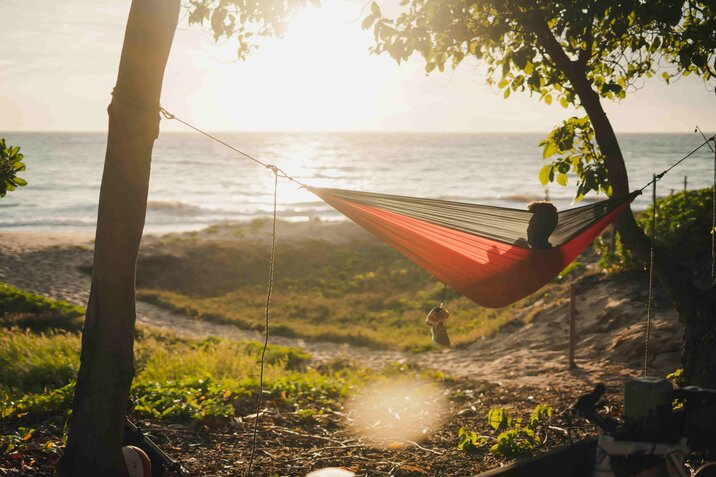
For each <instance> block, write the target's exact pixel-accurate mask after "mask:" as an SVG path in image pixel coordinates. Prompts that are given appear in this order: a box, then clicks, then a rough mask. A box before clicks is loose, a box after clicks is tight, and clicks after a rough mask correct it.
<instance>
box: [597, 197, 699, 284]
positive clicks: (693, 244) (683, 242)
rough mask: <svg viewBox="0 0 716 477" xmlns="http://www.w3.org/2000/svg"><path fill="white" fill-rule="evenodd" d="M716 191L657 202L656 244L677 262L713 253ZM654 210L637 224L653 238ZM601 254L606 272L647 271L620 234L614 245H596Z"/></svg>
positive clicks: (643, 214)
mask: <svg viewBox="0 0 716 477" xmlns="http://www.w3.org/2000/svg"><path fill="white" fill-rule="evenodd" d="M712 194H713V188H706V189H699V190H691V191H685V192H679V193H677V194H672V195H670V196H668V197H664V198H662V199H659V200H657V202H656V230H655V235H656V244H657V245H658V246H660V247H663V248H664V249H665V250H666V252H667V253H669V254H670V255H671V256H673V257H674V258H676V259H677V260H687V259H701V258H703V257H705V256H708V255H709V254H710V252H711V235H712V233H713V231H712V230H711V229H712V224H713V222H712V220H713V215H712V214H713V195H712ZM653 211H654V208H653V206H651V207H649V208H648V209H647V210H645V211H643V212H641V213H639V214H638V215H637V222H638V223H639V225H640V226H641V227H642V229H643V230H644V232H645V233H646V234H647V235H648V236H651V220H652V214H653ZM594 248H595V250H596V252H597V253H598V254H599V255H600V259H599V261H598V262H597V263H598V265H599V266H601V267H602V269H604V270H607V271H616V270H620V271H622V270H643V269H644V267H643V265H642V264H641V263H639V261H638V260H636V259H635V258H634V257H633V256H632V255H631V253H630V252H629V250H627V249H625V248H624V246H623V245H622V242H621V238H620V236H619V234H618V233H615V234H614V239H613V240H612V243H609V241H608V239H605V238H604V237H600V238H598V239H597V240H596V241H595V243H594Z"/></svg>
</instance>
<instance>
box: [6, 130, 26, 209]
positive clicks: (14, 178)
mask: <svg viewBox="0 0 716 477" xmlns="http://www.w3.org/2000/svg"><path fill="white" fill-rule="evenodd" d="M24 158H25V156H24V155H23V154H21V153H20V147H19V146H9V145H8V144H7V143H6V142H5V138H0V197H5V195H6V194H7V193H8V192H9V191H13V190H15V189H16V188H18V187H23V186H26V185H27V181H26V180H25V179H23V178H21V177H19V176H18V173H20V172H22V171H24V170H25V163H24V162H22V161H23V160H24Z"/></svg>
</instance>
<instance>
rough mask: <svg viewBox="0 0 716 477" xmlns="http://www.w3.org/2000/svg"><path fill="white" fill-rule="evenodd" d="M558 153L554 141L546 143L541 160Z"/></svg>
mask: <svg viewBox="0 0 716 477" xmlns="http://www.w3.org/2000/svg"><path fill="white" fill-rule="evenodd" d="M558 152H559V147H558V146H557V144H556V143H555V142H554V141H548V142H547V144H545V146H544V149H543V150H542V159H547V158H548V157H552V156H553V155H555V154H556V153H558Z"/></svg>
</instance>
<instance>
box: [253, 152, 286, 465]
mask: <svg viewBox="0 0 716 477" xmlns="http://www.w3.org/2000/svg"><path fill="white" fill-rule="evenodd" d="M269 169H271V170H272V171H273V173H274V180H273V222H272V230H271V259H270V260H269V272H268V286H267V289H266V308H265V314H264V346H263V349H262V350H261V365H260V371H259V393H258V396H257V397H256V420H255V421H254V430H253V437H252V439H251V456H250V457H249V471H248V475H251V469H252V468H253V465H254V455H255V454H256V438H257V435H258V429H259V416H260V413H261V399H262V397H263V393H264V365H265V361H266V348H268V342H269V311H270V308H271V292H272V291H273V277H274V268H275V265H276V203H277V197H278V178H279V174H278V168H276V167H275V166H271V167H269Z"/></svg>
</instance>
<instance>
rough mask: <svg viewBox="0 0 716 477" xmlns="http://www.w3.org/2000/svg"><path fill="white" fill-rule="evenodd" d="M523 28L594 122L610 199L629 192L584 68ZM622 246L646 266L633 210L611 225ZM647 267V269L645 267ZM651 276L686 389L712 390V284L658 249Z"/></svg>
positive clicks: (715, 369) (543, 30) (646, 243)
mask: <svg viewBox="0 0 716 477" xmlns="http://www.w3.org/2000/svg"><path fill="white" fill-rule="evenodd" d="M525 26H526V27H528V28H529V29H531V30H532V31H533V32H534V33H535V34H536V35H537V37H538V38H539V40H540V43H541V44H542V46H543V47H544V49H545V51H546V53H547V54H548V55H549V57H550V58H551V59H552V61H554V62H555V64H556V65H557V66H558V67H559V68H560V69H561V70H562V71H563V72H564V73H565V75H566V76H567V78H568V79H569V82H570V83H571V84H572V86H573V87H574V89H575V91H576V93H577V96H578V97H579V100H580V103H581V105H582V107H583V108H584V110H585V111H586V113H587V115H588V116H589V120H590V122H591V123H592V127H593V128H594V134H595V138H596V141H597V144H598V145H599V150H600V151H601V152H602V154H604V165H605V167H606V169H607V173H608V176H609V183H610V184H611V186H612V190H613V194H614V195H617V196H622V195H626V194H628V193H629V178H628V176H627V171H626V166H625V163H624V157H623V155H622V152H621V148H620V146H619V141H618V140H617V137H616V134H615V132H614V129H613V128H612V125H611V122H610V121H609V118H608V117H607V114H606V112H605V111H604V108H603V107H602V104H601V100H600V98H599V95H598V94H597V92H596V91H594V90H593V89H592V85H591V83H590V82H589V80H588V79H587V75H586V66H585V65H584V64H580V62H578V61H572V60H570V59H569V57H568V56H567V55H566V54H565V52H564V50H563V49H562V47H561V45H560V44H559V42H558V41H557V39H556V38H555V37H554V35H553V34H552V32H551V31H550V29H549V27H548V26H547V24H546V23H545V22H544V21H534V20H532V21H527V22H526V23H525ZM614 224H615V227H616V229H617V231H619V234H620V236H621V238H622V242H623V243H624V245H625V246H626V247H627V248H628V249H629V250H630V251H631V252H632V253H634V255H635V256H636V257H637V258H638V259H640V260H641V261H642V262H643V263H645V264H649V263H650V247H651V243H650V240H649V238H648V237H647V236H646V235H645V234H644V232H643V231H642V230H641V228H640V227H639V225H638V224H637V223H636V220H635V219H634V215H633V213H632V211H631V208H628V209H627V210H625V211H624V213H622V214H621V215H620V216H619V217H618V218H617V220H616V221H615V223H614ZM647 266H648V265H647ZM654 274H655V275H656V277H657V278H658V279H659V281H660V282H661V284H662V285H664V287H665V288H666V289H667V291H668V293H669V296H670V297H671V299H672V301H673V302H674V305H675V307H676V309H677V311H678V312H679V319H680V321H681V323H682V324H683V325H684V341H683V346H682V362H683V366H684V378H685V380H686V382H688V383H689V384H696V385H701V386H707V387H711V388H716V283H712V284H711V286H710V287H709V288H708V289H707V290H701V289H699V287H698V286H697V285H696V283H695V282H694V280H693V279H692V276H691V273H690V270H688V269H686V268H685V267H683V266H682V265H680V264H679V263H677V262H676V261H674V260H673V259H672V258H671V257H669V256H668V254H667V253H666V252H665V251H664V250H662V249H661V248H659V247H656V248H655V250H654Z"/></svg>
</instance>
